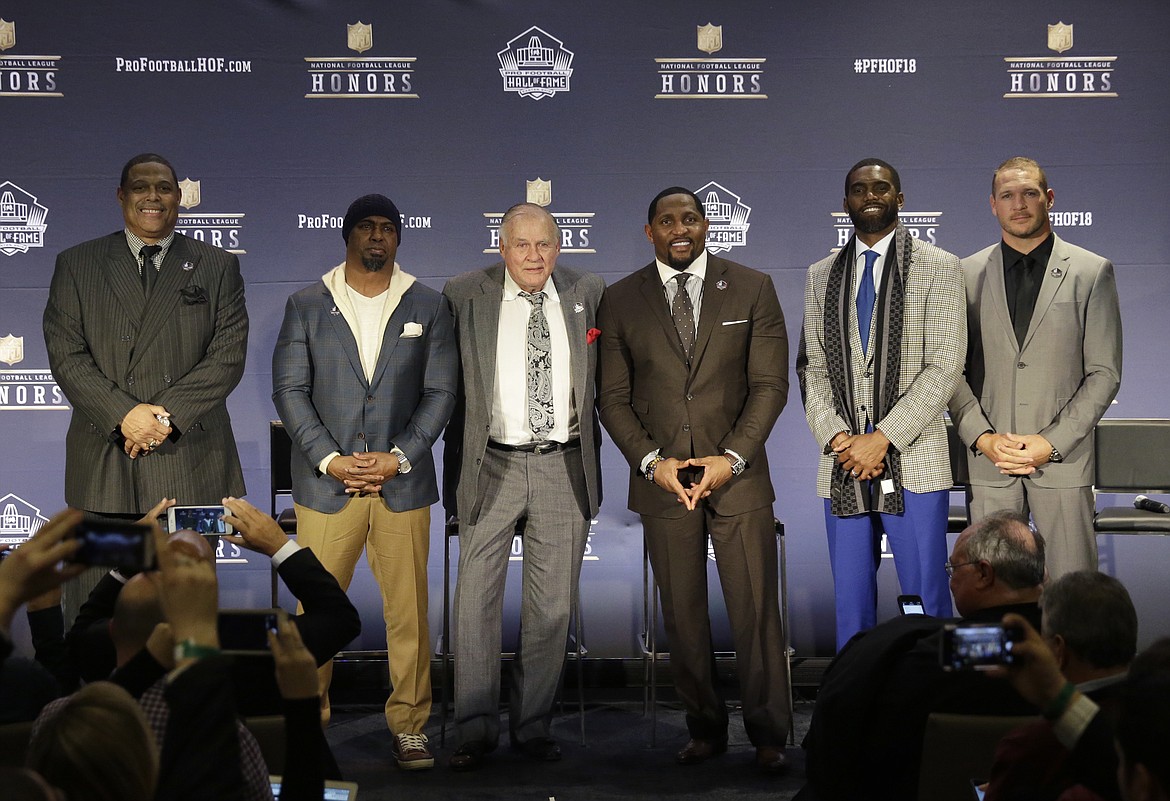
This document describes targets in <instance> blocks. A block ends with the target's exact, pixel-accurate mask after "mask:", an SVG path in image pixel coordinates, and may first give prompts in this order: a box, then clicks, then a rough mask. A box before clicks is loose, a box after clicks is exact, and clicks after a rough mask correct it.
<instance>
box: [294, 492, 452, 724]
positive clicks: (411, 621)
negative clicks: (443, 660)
mask: <svg viewBox="0 0 1170 801" xmlns="http://www.w3.org/2000/svg"><path fill="white" fill-rule="evenodd" d="M295 506H296V512H297V539H298V541H299V542H300V544H301V545H303V546H305V547H307V548H309V549H311V550H312V551H313V553H314V554H316V556H317V558H318V559H319V560H320V561H321V564H322V565H324V566H325V569H326V570H328V571H329V572H330V573H331V574H332V575H333V576H334V577H335V578H336V579H337V582H338V584H340V585H341V588H342V589H344V590H348V589H349V583H350V580H351V579H352V578H353V570H354V567H355V566H356V565H357V560H358V558H359V557H360V556H361V555H362V549H363V548H364V549H365V551H366V559H367V561H369V563H370V571H371V572H372V573H373V574H374V579H375V580H376V581H377V582H378V587H379V588H380V590H381V592H382V617H383V619H384V620H385V621H386V651H387V656H388V661H389V663H390V686H391V691H390V697H389V698H388V699H387V700H386V725H387V726H389V728H390V731H391V732H392V733H393V734H414V733H418V732H421V731H422V730H423V726H425V725H426V722H427V719H428V718H429V717H430V714H431V659H430V651H429V645H428V641H429V638H430V635H429V631H428V628H427V556H428V553H429V551H430V543H431V510H430V507H423V508H422V509H412V510H410V511H407V512H393V511H391V510H390V509H389V508H388V507H387V506H386V502H385V501H383V500H382V498H381V497H354V498H350V500H349V501H348V502H347V503H346V505H345V506H344V507H343V508H342V510H341V511H340V512H337V513H335V514H324V513H322V512H316V511H314V510H312V509H309V508H308V507H305V506H301V505H300V504H295ZM319 675H320V687H321V719H322V721H323V722H328V721H329V715H330V710H329V682H330V680H331V679H332V677H333V662H332V661H330V662H328V663H327V664H325V665H324V666H323V667H322V668H321V669H320V674H319Z"/></svg>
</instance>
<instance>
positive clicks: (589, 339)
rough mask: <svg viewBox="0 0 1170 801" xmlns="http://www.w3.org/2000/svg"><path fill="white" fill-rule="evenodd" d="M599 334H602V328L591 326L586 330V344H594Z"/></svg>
mask: <svg viewBox="0 0 1170 801" xmlns="http://www.w3.org/2000/svg"><path fill="white" fill-rule="evenodd" d="M599 336H601V329H600V328H590V329H589V330H588V331H586V332H585V344H587V345H592V344H593V343H594V342H596V341H597V338H598V337H599Z"/></svg>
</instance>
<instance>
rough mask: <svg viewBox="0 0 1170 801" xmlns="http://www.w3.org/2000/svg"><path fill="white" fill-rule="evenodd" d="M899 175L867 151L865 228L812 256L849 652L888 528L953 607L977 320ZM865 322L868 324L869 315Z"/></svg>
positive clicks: (802, 363)
mask: <svg viewBox="0 0 1170 801" xmlns="http://www.w3.org/2000/svg"><path fill="white" fill-rule="evenodd" d="M902 202H903V197H902V189H901V180H900V179H899V177H898V171H897V170H895V169H894V168H893V167H891V166H890V165H889V164H887V163H886V162H884V161H882V160H880V159H865V160H863V161H861V162H859V163H858V164H856V165H854V167H853V168H852V169H851V170H850V171H849V174H848V175H847V177H846V179H845V201H844V207H845V211H846V212H847V213H848V214H849V217H850V219H851V220H852V221H853V227H854V235H853V236H852V237H850V239H849V242H848V244H846V246H845V247H844V248H842V249H841V251H840V252H839V253H837V254H836V255H834V256H829V257H828V258H825V259H823V260H821V261H819V262H817V263H816V264H814V265H812V266H811V267H810V268H809V271H808V283H807V285H806V288H805V296H804V309H805V311H804V330H803V332H802V335H801V342H800V354H799V356H798V357H797V362H796V369H797V373H798V374H799V376H800V390H801V395H802V397H803V399H804V409H805V415H806V417H807V418H808V426H809V428H810V429H811V430H812V433H813V436H814V437H815V438H816V441H817V444H818V445H819V446H821V448H822V456H821V463H820V470H819V473H818V476H817V493H818V494H819V495H820V496H821V497H822V498H824V499H825V527H826V530H827V533H828V539H829V562H830V564H831V565H832V569H833V585H834V593H835V595H836V608H837V648H838V649H840V648H841V647H842V646H844V645H845V643H846V642H847V641H848V640H849V639H850V638H851V637H852V636H853V635H854V634H856V633H857V632H859V631H863V630H865V629H869V628H872V627H873V625H874V623H875V622H876V615H877V612H876V598H877V580H876V573H877V568H878V565H879V564H880V557H881V536H882V534H885V535H886V536H887V538H888V540H889V543H890V547H891V549H892V550H893V553H894V565H895V566H896V567H897V570H898V582H899V584H900V585H901V588H902V592H904V593H907V594H915V595H921V596H922V599H923V601H924V602H925V605H926V611H927V613H928V614H930V615H934V616H936V617H950V615H951V598H950V593H949V591H948V587H947V574H946V572H945V570H944V569H943V565H944V563H945V562H946V560H947V544H946V531H947V491H948V490H949V489H950V487H951V485H952V479H951V468H950V458H949V454H948V451H947V435H946V428H945V426H944V424H943V419H942V413H943V411H944V410H945V409H946V408H947V402H948V401H949V400H950V398H951V395H953V394H954V391H955V387H957V386H958V384H959V381H960V380H961V378H962V373H963V356H964V353H965V351H966V346H967V325H966V323H967V317H966V309H965V305H964V298H963V276H962V274H961V272H960V270H959V260H958V258H956V257H955V256H953V255H951V254H950V253H947V252H946V251H944V250H940V249H938V248H936V247H934V246H933V245H929V244H927V243H925V242H922V241H920V240H918V239H916V238H914V237H912V236H911V235H910V233H909V232H908V231H907V230H906V229H905V228H904V227H903V226H902V225H901V223H899V222H898V210H899V209H901V207H902ZM859 321H860V322H859Z"/></svg>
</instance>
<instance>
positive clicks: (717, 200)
mask: <svg viewBox="0 0 1170 801" xmlns="http://www.w3.org/2000/svg"><path fill="white" fill-rule="evenodd" d="M695 194H696V195H697V196H698V198H699V200H701V201H702V202H703V213H704V214H705V215H706V216H707V222H708V227H707V250H709V251H711V252H712V253H727V252H729V251H730V250H731V249H732V248H740V247H743V246H744V245H746V244H747V232H748V229H749V228H751V223H749V222H748V217H749V216H750V215H751V213H752V207H751V206H748V205H747V204H745V203H744V202H743V199H742V198H740V196H739V195H737V194H735V193H734V192H732V191H731V190H730V189H728V188H727V187H725V186H722V185H720V184H717V183H715V182H714V181H710V182H709V183H707V184H705V185H704V186H703V187H701V188H700V189H697V190H695Z"/></svg>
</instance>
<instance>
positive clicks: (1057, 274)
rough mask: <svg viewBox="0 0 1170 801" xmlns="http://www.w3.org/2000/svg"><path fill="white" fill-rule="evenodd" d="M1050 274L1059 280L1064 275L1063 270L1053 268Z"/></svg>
mask: <svg viewBox="0 0 1170 801" xmlns="http://www.w3.org/2000/svg"><path fill="white" fill-rule="evenodd" d="M1052 274H1053V276H1055V277H1056V278H1060V276H1062V275H1064V270H1062V269H1060V268H1059V267H1053V268H1052Z"/></svg>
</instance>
